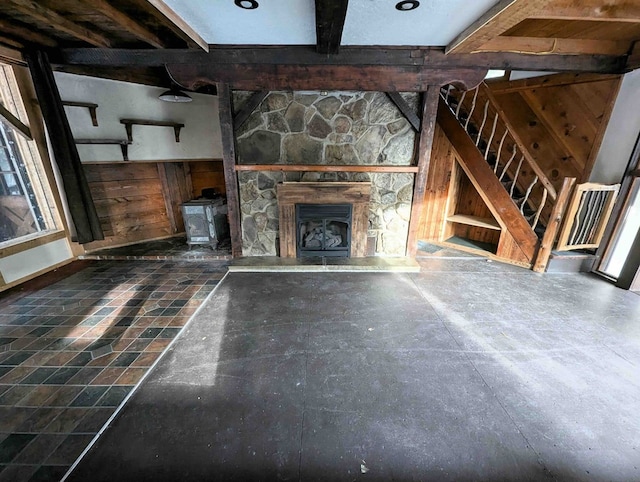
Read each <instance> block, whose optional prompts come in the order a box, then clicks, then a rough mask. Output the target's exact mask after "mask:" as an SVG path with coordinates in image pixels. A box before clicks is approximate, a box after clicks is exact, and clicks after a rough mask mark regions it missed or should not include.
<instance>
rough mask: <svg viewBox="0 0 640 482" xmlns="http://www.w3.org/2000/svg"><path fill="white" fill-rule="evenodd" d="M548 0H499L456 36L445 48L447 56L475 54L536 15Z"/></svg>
mask: <svg viewBox="0 0 640 482" xmlns="http://www.w3.org/2000/svg"><path fill="white" fill-rule="evenodd" d="M548 3H549V0H501V1H500V2H498V3H497V4H496V5H494V6H493V7H492V8H491V9H489V10H488V11H487V12H486V13H485V14H484V15H482V17H480V18H479V19H478V20H477V21H476V22H474V23H473V24H471V25H470V26H469V27H468V28H467V29H465V30H464V31H463V32H462V33H461V34H460V35H458V36H457V37H456V38H455V39H454V40H453V41H452V42H451V43H450V44H449V45H448V46H447V48H446V50H445V51H446V53H447V54H454V53H456V54H464V53H466V54H468V53H472V52H475V51H476V50H478V49H479V48H480V47H482V46H483V45H484V44H486V43H487V42H488V41H489V40H492V39H494V38H496V37H497V36H499V35H500V34H502V33H503V32H506V31H507V30H509V29H510V28H511V27H514V26H515V25H518V24H519V23H520V22H522V21H523V20H525V19H526V18H529V17H531V16H533V15H535V14H536V13H538V12H539V11H540V10H541V9H542V8H543V7H546V6H547V4H548Z"/></svg>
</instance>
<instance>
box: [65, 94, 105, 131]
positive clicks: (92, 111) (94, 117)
mask: <svg viewBox="0 0 640 482" xmlns="http://www.w3.org/2000/svg"><path fill="white" fill-rule="evenodd" d="M62 105H66V106H67V107H84V108H86V109H89V115H90V116H91V124H93V126H94V127H98V112H97V110H98V104H93V103H91V102H75V101H71V100H63V101H62Z"/></svg>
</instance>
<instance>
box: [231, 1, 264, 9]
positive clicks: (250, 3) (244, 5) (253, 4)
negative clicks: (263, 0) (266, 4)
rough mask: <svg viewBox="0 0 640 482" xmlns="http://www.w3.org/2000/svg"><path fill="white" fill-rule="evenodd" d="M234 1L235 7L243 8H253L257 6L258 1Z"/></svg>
mask: <svg viewBox="0 0 640 482" xmlns="http://www.w3.org/2000/svg"><path fill="white" fill-rule="evenodd" d="M234 3H235V4H236V7H240V8H244V9H245V10H255V9H256V8H258V2H256V0H236V1H235V2H234Z"/></svg>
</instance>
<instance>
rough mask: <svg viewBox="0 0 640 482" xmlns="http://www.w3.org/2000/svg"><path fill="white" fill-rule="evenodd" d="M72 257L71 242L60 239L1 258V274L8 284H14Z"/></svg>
mask: <svg viewBox="0 0 640 482" xmlns="http://www.w3.org/2000/svg"><path fill="white" fill-rule="evenodd" d="M72 256H73V254H72V253H71V248H70V246H69V242H68V241H67V240H66V239H58V240H56V241H53V242H51V243H48V244H45V245H43V246H37V247H35V248H31V249H28V250H26V251H22V252H21V253H16V254H13V255H11V256H7V257H5V258H1V259H0V273H2V277H3V278H4V280H5V281H6V282H7V283H13V282H14V281H18V280H21V279H23V278H27V277H28V276H31V275H33V274H34V273H37V272H38V271H41V270H44V269H48V268H51V267H52V266H55V265H57V264H59V263H62V262H64V261H67V260H69V259H70V258H71V257H72Z"/></svg>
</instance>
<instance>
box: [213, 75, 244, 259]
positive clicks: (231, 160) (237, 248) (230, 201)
mask: <svg viewBox="0 0 640 482" xmlns="http://www.w3.org/2000/svg"><path fill="white" fill-rule="evenodd" d="M217 87H218V103H219V109H218V110H219V112H220V132H221V134H222V165H223V169H224V183H225V189H226V192H227V208H228V212H229V214H228V216H229V233H230V235H231V255H232V256H233V257H234V258H238V257H240V256H242V224H241V221H240V197H239V195H238V175H237V174H236V144H235V136H234V134H233V106H232V104H231V102H232V100H231V88H230V87H229V84H225V83H218V84H217Z"/></svg>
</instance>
